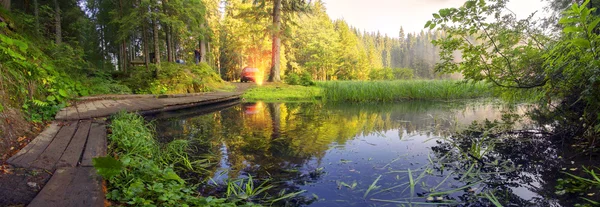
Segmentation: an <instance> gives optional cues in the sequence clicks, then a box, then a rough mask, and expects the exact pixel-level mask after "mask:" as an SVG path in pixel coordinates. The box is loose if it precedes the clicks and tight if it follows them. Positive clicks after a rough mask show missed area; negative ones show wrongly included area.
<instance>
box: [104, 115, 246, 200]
mask: <svg viewBox="0 0 600 207" xmlns="http://www.w3.org/2000/svg"><path fill="white" fill-rule="evenodd" d="M111 128H112V134H111V135H110V136H109V141H110V142H109V143H110V145H109V154H110V155H112V156H113V157H115V158H117V159H115V158H113V157H101V158H96V159H94V167H95V168H96V169H97V170H98V173H99V174H100V175H101V176H103V177H104V178H105V179H106V180H107V182H108V193H107V195H106V197H107V199H109V200H111V201H114V202H117V203H118V204H124V205H133V206H209V207H213V206H218V207H221V206H256V205H255V204H252V203H250V202H245V203H239V202H238V203H230V202H228V201H227V200H226V199H222V198H215V197H203V196H201V195H199V194H198V193H197V191H196V186H194V185H190V184H188V183H187V182H186V181H185V180H183V179H182V178H181V177H179V175H178V174H177V173H176V172H175V170H174V167H173V163H181V162H184V161H185V160H186V158H185V157H181V156H173V155H174V154H180V155H181V154H185V151H184V150H185V149H186V148H185V147H181V146H185V144H182V143H181V142H185V141H178V142H177V143H176V144H175V146H169V145H166V146H161V145H160V144H159V143H157V142H156V141H155V139H154V134H153V130H152V128H151V126H150V125H148V124H146V123H145V122H144V119H143V118H142V117H141V116H139V115H136V114H128V113H119V114H117V115H115V116H114V119H113V120H112V124H111Z"/></svg>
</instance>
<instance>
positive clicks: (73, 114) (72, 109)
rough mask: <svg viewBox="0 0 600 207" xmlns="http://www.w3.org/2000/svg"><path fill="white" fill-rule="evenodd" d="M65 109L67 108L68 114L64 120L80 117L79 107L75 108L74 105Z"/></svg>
mask: <svg viewBox="0 0 600 207" xmlns="http://www.w3.org/2000/svg"><path fill="white" fill-rule="evenodd" d="M65 109H66V111H67V113H66V116H65V117H64V118H63V119H62V120H72V119H79V116H78V115H77V108H75V107H73V106H69V107H67V108H65Z"/></svg>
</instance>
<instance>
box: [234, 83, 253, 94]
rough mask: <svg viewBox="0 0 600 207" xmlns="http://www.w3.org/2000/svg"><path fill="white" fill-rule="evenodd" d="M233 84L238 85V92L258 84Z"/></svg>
mask: <svg viewBox="0 0 600 207" xmlns="http://www.w3.org/2000/svg"><path fill="white" fill-rule="evenodd" d="M231 84H233V85H234V86H235V87H236V90H235V91H236V92H245V91H246V90H248V89H250V88H252V87H255V86H256V83H241V82H232V83H231Z"/></svg>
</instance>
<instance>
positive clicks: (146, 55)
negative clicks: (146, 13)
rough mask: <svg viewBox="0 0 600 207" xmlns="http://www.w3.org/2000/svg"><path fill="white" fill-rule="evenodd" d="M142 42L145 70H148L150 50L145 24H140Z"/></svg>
mask: <svg viewBox="0 0 600 207" xmlns="http://www.w3.org/2000/svg"><path fill="white" fill-rule="evenodd" d="M142 42H144V43H143V44H144V64H145V65H146V70H150V66H149V63H150V54H149V53H150V50H149V49H148V35H147V34H146V24H143V25H142Z"/></svg>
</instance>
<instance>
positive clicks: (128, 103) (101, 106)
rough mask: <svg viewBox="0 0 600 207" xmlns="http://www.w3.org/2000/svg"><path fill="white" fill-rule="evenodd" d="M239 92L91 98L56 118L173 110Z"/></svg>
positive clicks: (231, 97) (235, 95)
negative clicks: (164, 96) (119, 98)
mask: <svg viewBox="0 0 600 207" xmlns="http://www.w3.org/2000/svg"><path fill="white" fill-rule="evenodd" d="M240 95H241V93H238V92H216V93H205V94H201V95H200V94H199V95H198V96H183V97H172V98H170V97H166V98H161V97H158V98H150V97H144V96H139V97H138V98H132V99H123V100H112V99H102V100H91V101H86V102H81V103H78V104H76V105H74V106H71V107H67V108H64V109H62V110H60V111H59V112H58V113H57V114H56V120H80V119H90V118H97V117H107V116H110V115H112V114H115V113H117V112H119V111H127V112H140V113H142V114H148V113H156V112H160V111H172V110H177V109H182V108H189V107H193V106H199V105H207V104H212V103H218V102H224V101H230V100H235V99H239V97H240Z"/></svg>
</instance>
